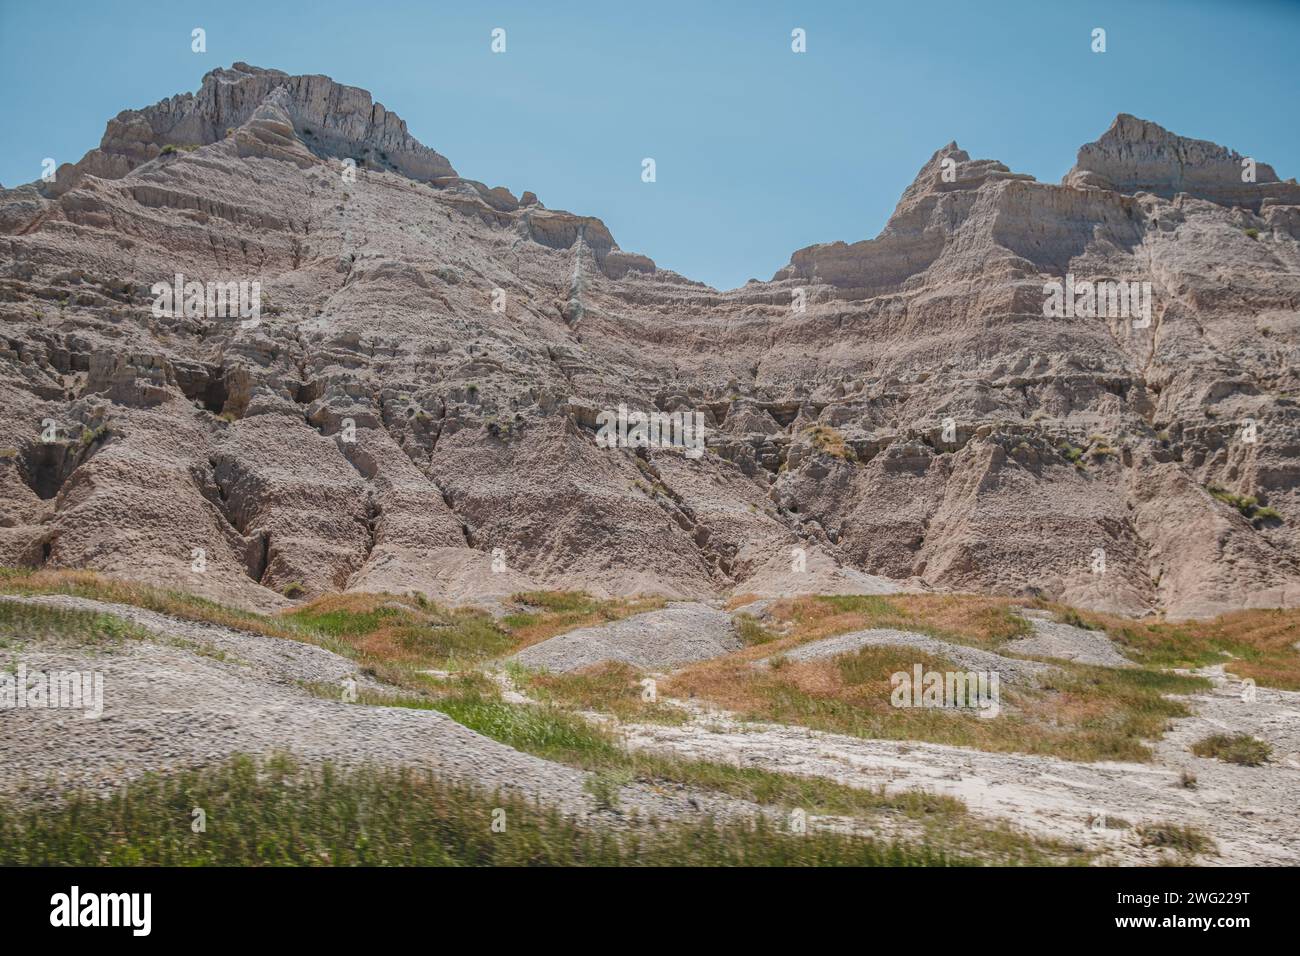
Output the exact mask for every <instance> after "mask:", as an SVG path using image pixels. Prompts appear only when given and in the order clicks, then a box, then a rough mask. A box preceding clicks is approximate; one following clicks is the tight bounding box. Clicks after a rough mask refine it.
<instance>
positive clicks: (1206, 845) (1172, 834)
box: [1137, 823, 1218, 856]
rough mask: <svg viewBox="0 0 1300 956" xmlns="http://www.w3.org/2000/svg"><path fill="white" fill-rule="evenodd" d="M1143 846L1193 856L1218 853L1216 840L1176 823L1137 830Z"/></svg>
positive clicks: (1154, 825) (1155, 824)
mask: <svg viewBox="0 0 1300 956" xmlns="http://www.w3.org/2000/svg"><path fill="white" fill-rule="evenodd" d="M1137 834H1138V837H1139V838H1140V839H1141V840H1142V845H1143V846H1150V847H1160V848H1162V849H1170V850H1176V851H1177V852H1178V853H1180V854H1184V855H1187V856H1192V855H1195V854H1198V853H1218V847H1217V846H1216V845H1215V843H1214V840H1213V839H1212V838H1210V837H1209V836H1207V835H1206V834H1205V833H1203V832H1202V831H1200V830H1198V829H1197V828H1196V827H1185V826H1180V825H1179V824H1176V823H1147V824H1143V825H1141V826H1139V827H1138V828H1137Z"/></svg>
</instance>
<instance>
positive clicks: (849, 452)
mask: <svg viewBox="0 0 1300 956" xmlns="http://www.w3.org/2000/svg"><path fill="white" fill-rule="evenodd" d="M804 434H806V435H807V436H808V437H809V439H810V440H811V441H812V445H813V447H814V448H815V449H817V450H818V451H824V452H825V453H826V454H828V455H832V456H834V457H835V458H843V459H844V460H845V461H857V460H858V456H857V455H856V454H855V453H854V451H853V449H852V448H850V447H849V446H848V444H846V443H845V441H844V436H843V435H841V434H840V433H839V432H838V431H837V430H836V429H834V428H831V427H830V426H829V425H813V426H812V427H811V428H809V429H807V430H806V431H805V432H804Z"/></svg>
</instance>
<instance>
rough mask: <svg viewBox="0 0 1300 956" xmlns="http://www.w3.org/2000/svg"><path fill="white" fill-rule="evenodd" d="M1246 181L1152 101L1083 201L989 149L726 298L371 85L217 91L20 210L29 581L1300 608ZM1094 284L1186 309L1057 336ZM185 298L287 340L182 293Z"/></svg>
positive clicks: (1270, 214) (1255, 212)
mask: <svg viewBox="0 0 1300 956" xmlns="http://www.w3.org/2000/svg"><path fill="white" fill-rule="evenodd" d="M168 147H172V148H170V149H169V148H168ZM1238 161H1239V157H1237V156H1236V154H1233V153H1231V152H1230V151H1228V150H1224V149H1222V148H1220V147H1216V146H1213V144H1207V143H1200V142H1198V141H1192V140H1184V139H1182V138H1180V137H1177V136H1174V135H1173V134H1170V133H1167V132H1166V131H1164V130H1161V129H1160V128H1159V127H1156V126H1155V125H1154V124H1150V123H1145V122H1144V121H1140V120H1135V119H1133V118H1131V117H1124V116H1121V117H1120V118H1119V119H1118V120H1117V121H1116V123H1115V125H1114V126H1113V127H1112V129H1111V130H1110V131H1108V132H1107V133H1106V134H1105V135H1104V136H1103V137H1102V138H1101V140H1099V141H1098V142H1097V143H1095V144H1092V145H1091V146H1087V147H1084V149H1083V150H1081V152H1080V161H1079V165H1078V166H1077V167H1076V168H1075V170H1073V171H1072V172H1071V173H1070V175H1069V176H1067V177H1066V182H1065V183H1063V184H1062V185H1051V184H1046V183H1039V182H1036V181H1034V180H1033V179H1032V178H1031V177H1029V176H1025V175H1023V174H1017V173H1014V172H1012V171H1011V170H1010V169H1008V168H1007V167H1006V166H1004V165H1003V164H1001V163H998V162H994V161H990V160H972V159H971V158H970V157H969V155H968V154H966V153H965V152H964V151H962V150H961V149H960V148H959V147H957V145H956V144H955V143H953V144H949V145H948V146H946V147H944V148H942V149H940V150H938V151H937V152H936V153H935V154H934V156H933V157H931V159H930V160H929V162H927V163H926V164H925V165H924V166H923V167H922V169H921V171H920V173H919V174H918V176H917V178H916V181H915V182H914V183H913V184H912V186H910V187H909V188H908V189H907V191H906V192H905V193H904V195H903V197H902V198H901V200H900V202H899V205H898V208H897V209H896V211H895V213H894V215H893V216H892V217H891V219H890V221H889V223H888V224H887V225H886V227H885V229H884V230H883V231H882V232H881V234H880V235H879V236H878V237H877V238H875V239H871V240H865V241H861V242H855V243H852V244H846V243H831V244H828V245H820V246H813V247H810V248H808V249H804V250H800V251H798V252H796V253H794V255H793V256H792V258H791V262H790V264H789V265H788V266H787V267H786V268H784V269H782V270H781V271H780V272H778V273H777V275H776V276H774V277H773V279H772V280H771V281H770V282H757V281H755V282H750V283H748V284H747V285H745V286H744V287H742V288H740V289H735V290H731V291H728V292H719V291H717V290H714V289H711V288H708V287H707V286H704V285H702V284H700V283H697V282H692V281H690V280H688V279H685V278H683V277H681V276H679V275H676V274H675V273H672V272H669V271H666V270H658V269H656V268H655V265H654V263H653V261H652V260H650V259H648V258H646V257H645V256H641V255H637V254H634V253H630V252H625V251H623V250H620V249H619V248H618V246H617V244H616V242H615V240H614V238H613V236H612V235H610V232H609V230H608V229H607V228H606V227H605V226H604V224H603V223H601V222H600V220H599V219H595V218H593V217H590V216H584V215H576V214H572V213H567V212H563V211H559V210H550V209H546V208H545V207H544V206H543V205H542V204H541V203H540V202H539V201H538V200H537V197H536V195H534V194H533V193H531V192H523V193H522V195H521V196H520V198H516V196H515V194H514V193H512V192H511V191H509V190H507V189H505V188H503V187H495V188H492V187H488V186H486V185H485V184H482V183H477V182H474V181H473V180H468V179H464V178H462V177H460V176H457V175H456V174H455V171H454V170H453V169H452V168H451V166H450V164H449V163H447V161H446V160H445V159H443V158H442V157H441V156H439V155H438V154H437V153H435V152H434V151H433V150H430V149H427V148H426V147H424V146H422V145H421V144H419V143H418V142H416V141H415V140H414V139H412V138H411V137H410V135H409V134H408V133H407V131H406V128H405V125H404V124H402V122H401V121H400V120H399V119H397V118H396V117H395V116H394V115H393V114H391V113H388V112H387V111H386V110H384V109H383V108H382V107H380V106H379V105H377V104H375V103H373V102H372V100H371V98H370V96H369V94H367V93H365V92H364V91H361V90H356V89H354V88H351V87H345V86H341V85H339V84H336V83H334V82H333V81H331V80H328V79H327V78H325V77H319V76H288V75H286V74H283V73H280V72H277V71H273V70H262V69H258V68H255V67H249V66H247V65H244V64H236V65H235V66H234V67H233V68H231V69H230V70H217V71H214V72H213V73H211V74H209V75H208V76H207V77H205V78H204V81H203V85H202V87H201V89H200V91H199V92H198V93H197V94H186V95H183V96H178V97H173V98H171V99H169V100H166V101H164V102H163V103H160V104H157V105H156V106H154V107H150V108H148V109H145V110H138V111H128V112H127V113H123V114H120V115H119V116H118V117H117V118H116V119H115V120H113V121H111V122H110V124H109V128H108V131H107V132H106V134H105V137H104V141H103V142H102V143H101V146H100V147H99V148H98V149H96V150H92V151H91V152H90V153H89V154H87V156H86V158H85V159H83V160H82V162H81V163H78V164H77V165H76V167H75V168H74V167H65V168H64V169H63V170H61V171H60V174H59V177H58V181H57V183H55V184H53V185H46V184H42V185H41V186H40V187H38V186H35V185H31V186H23V187H19V188H17V189H13V190H7V191H2V192H0V263H2V264H0V395H3V402H2V403H0V501H2V502H3V505H2V506H0V563H6V564H12V563H23V564H37V565H39V564H47V565H50V566H55V567H88V568H95V569H99V570H104V571H109V572H113V573H117V574H123V575H127V576H131V577H137V578H141V579H144V580H149V581H152V582H155V583H160V584H165V585H168V586H178V587H184V588H186V589H189V590H198V591H201V592H203V593H208V594H211V595H212V596H214V597H221V598H223V599H226V600H234V601H238V602H240V603H245V604H249V605H255V606H271V605H274V604H276V603H278V602H281V601H282V600H283V598H282V597H280V594H281V593H283V592H285V591H289V592H291V593H298V592H299V591H300V590H301V592H302V593H305V594H313V593H320V592H324V591H329V590H338V589H348V588H354V589H365V590H394V591H409V590H417V591H422V592H424V593H427V594H428V595H429V596H430V597H432V598H434V599H436V600H444V601H451V602H456V603H459V602H467V601H475V600H490V599H494V598H499V597H502V596H506V595H509V594H510V593H513V592H516V591H520V590H528V589H532V588H540V587H566V588H584V589H586V590H588V591H591V592H593V593H595V594H598V595H615V594H634V593H658V594H665V595H669V596H672V597H678V598H694V599H700V598H710V597H720V596H724V595H727V594H733V593H734V594H743V593H754V594H759V595H768V594H790V593H800V592H816V591H823V592H837V593H854V592H856V593H880V592H883V591H888V590H890V589H893V588H900V587H934V588H952V589H963V590H978V591H995V592H1000V593H1010V594H1016V595H1032V594H1043V595H1047V596H1051V597H1057V598H1062V599H1064V600H1067V601H1071V602H1074V603H1077V604H1081V605H1085V606H1093V607H1099V608H1107V609H1111V610H1116V611H1122V612H1126V613H1142V612H1145V611H1163V612H1167V613H1169V614H1170V615H1172V616H1180V615H1204V614H1213V613H1218V612H1221V611H1224V610H1228V609H1232V608H1238V607H1248V606H1273V605H1294V604H1296V603H1300V413H1298V412H1297V407H1296V404H1295V401H1296V398H1295V397H1296V396H1297V394H1300V381H1298V380H1297V367H1298V366H1300V362H1297V358H1298V355H1297V342H1298V341H1300V311H1298V305H1300V279H1298V278H1297V276H1300V245H1298V244H1297V234H1298V233H1300V200H1297V198H1296V196H1295V195H1294V190H1295V188H1296V187H1294V185H1291V184H1287V183H1279V182H1278V181H1277V177H1276V175H1275V174H1274V173H1273V171H1272V169H1271V168H1270V167H1268V166H1266V165H1265V164H1263V163H1259V164H1258V165H1257V181H1256V182H1255V183H1246V182H1242V181H1241V176H1240V172H1241V167H1240V165H1239V162H1238ZM1171 170H1177V176H1175V175H1174V174H1173V173H1172V172H1171ZM1230 173H1231V175H1229V174H1230ZM178 275H179V276H180V277H181V279H180V280H177V279H176V276H178ZM1067 276H1072V277H1073V278H1074V280H1077V281H1094V280H1108V281H1109V280H1114V281H1124V282H1135V283H1138V284H1141V283H1149V284H1150V297H1149V299H1148V300H1147V301H1148V302H1149V303H1150V306H1151V308H1150V310H1149V324H1147V320H1146V319H1144V318H1143V317H1142V316H1139V315H1136V314H1133V315H1130V314H1119V315H1109V316H1106V317H1093V316H1091V315H1080V314H1077V313H1074V312H1073V311H1072V312H1071V314H1070V316H1069V317H1064V316H1057V317H1049V316H1048V314H1047V313H1046V312H1045V310H1044V302H1045V299H1046V290H1045V287H1046V285H1047V284H1048V283H1052V282H1058V283H1064V282H1065V281H1066V277H1067ZM177 281H180V282H181V283H182V287H183V290H182V291H184V288H187V287H188V284H189V283H191V282H193V283H197V284H198V288H199V290H200V291H202V290H203V289H204V288H205V287H206V286H207V285H208V284H210V283H222V284H229V283H235V284H238V283H240V282H244V283H253V282H256V283H258V287H259V290H260V314H259V315H258V316H256V317H255V318H254V319H252V320H249V319H248V318H247V317H245V316H242V315H230V314H221V315H215V314H211V313H210V312H209V311H208V310H207V309H206V307H200V308H197V309H189V308H187V307H186V297H185V296H184V295H182V296H181V302H180V304H179V305H175V307H167V308H158V307H157V306H158V294H157V292H156V291H155V289H156V288H157V286H158V284H159V283H166V284H175V283H176V282H177ZM232 288H233V287H232ZM199 299H200V300H202V296H200V297H199ZM619 405H624V406H626V408H627V409H629V410H632V411H634V412H635V411H641V412H662V413H665V414H667V413H679V414H684V415H689V416H692V420H694V418H695V416H698V419H699V421H701V422H702V423H703V427H704V438H705V447H704V448H703V449H702V454H700V455H698V456H695V455H693V454H692V455H687V454H686V451H687V450H689V449H688V447H687V446H685V445H682V446H681V447H676V448H666V447H651V448H641V449H635V448H629V447H613V448H610V447H604V446H603V444H602V443H601V442H598V440H597V435H598V433H599V429H600V427H601V423H602V421H603V419H602V415H603V414H606V413H610V412H613V411H615V410H616V409H617V408H618V407H619ZM1234 495H1235V496H1238V497H1235V498H1234V497H1232V496H1234ZM1251 497H1253V498H1254V499H1255V501H1254V502H1253V503H1252V502H1250V501H1249V500H1248V499H1249V498H1251ZM1261 509H1268V510H1261ZM200 552H201V553H202V555H203V559H204V560H203V561H202V562H196V554H198V553H200ZM200 564H201V565H202V568H203V569H202V570H194V568H195V567H197V566H199V565H200Z"/></svg>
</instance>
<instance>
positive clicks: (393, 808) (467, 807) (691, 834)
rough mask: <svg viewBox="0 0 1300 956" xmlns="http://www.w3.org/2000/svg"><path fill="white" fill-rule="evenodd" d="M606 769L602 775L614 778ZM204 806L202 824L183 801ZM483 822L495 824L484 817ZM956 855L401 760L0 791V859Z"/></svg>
mask: <svg viewBox="0 0 1300 956" xmlns="http://www.w3.org/2000/svg"><path fill="white" fill-rule="evenodd" d="M616 782H617V781H616V780H609V781H608V785H609V786H611V787H615V789H616ZM196 806H199V807H204V808H206V809H207V811H208V819H207V828H206V831H205V832H203V833H194V832H192V831H191V828H190V823H191V810H192V808H193V807H196ZM494 814H495V815H496V816H495V819H499V820H501V821H503V822H504V824H505V826H504V827H502V828H499V829H498V828H494V827H493V826H492V824H493V822H494ZM966 862H970V861H969V860H968V859H966V858H963V857H957V856H948V855H946V854H944V853H942V852H941V851H938V850H936V849H933V848H931V847H929V846H926V845H924V844H918V845H916V846H907V845H903V844H883V843H879V842H876V841H874V840H870V839H866V838H862V837H853V836H845V835H840V834H832V833H825V832H809V833H807V834H804V835H802V836H800V837H799V838H797V839H794V838H792V837H790V836H789V835H787V834H784V833H782V832H780V830H779V829H778V828H777V827H776V825H774V824H772V823H770V822H768V821H766V820H756V821H753V822H733V823H718V822H715V821H714V820H711V819H707V818H705V819H701V820H699V821H696V822H674V823H657V822H655V821H646V822H645V823H643V824H642V825H640V826H637V827H635V828H633V829H630V830H626V831H615V830H611V829H608V828H605V827H600V826H584V825H582V824H580V823H578V822H577V821H576V820H574V819H572V818H570V817H566V816H564V815H562V814H560V813H559V812H557V811H556V810H554V809H549V808H546V807H542V806H539V805H538V804H536V803H534V802H532V801H529V800H526V799H524V798H522V797H519V796H515V795H511V794H502V793H490V792H487V791H484V790H482V789H477V788H474V787H470V786H467V785H464V784H459V783H453V782H448V781H445V780H441V779H439V778H437V777H434V776H432V775H430V774H427V773H417V772H414V771H411V770H384V769H376V768H371V767H362V768H358V769H354V770H342V769H339V768H336V767H333V766H331V765H328V764H326V765H324V766H322V767H318V768H307V767H304V766H301V765H299V764H298V763H296V762H295V761H293V760H292V759H291V758H288V757H283V756H282V757H276V758H272V759H270V760H268V761H265V762H262V763H258V762H256V761H254V760H252V759H250V758H248V757H235V758H232V759H230V760H228V761H225V762H223V763H220V764H217V765H215V766H212V767H208V768H203V769H199V770H188V771H185V772H182V773H179V774H176V775H174V776H167V777H164V776H157V775H148V776H146V777H144V778H143V779H141V780H139V781H135V782H132V783H129V784H127V785H126V786H124V787H122V788H121V789H119V790H118V791H116V792H115V793H113V794H112V795H111V796H110V797H108V798H107V799H103V798H101V797H99V796H98V795H95V794H73V795H71V796H70V797H69V798H68V799H67V800H66V801H64V802H62V803H59V804H48V803H33V804H25V805H21V806H19V805H16V804H13V803H11V802H8V801H0V865H4V866H22V865H26V866H33V865H34V866H50V865H78V866H377V865H378V866H518V865H532V866H664V865H672V866H682V865H701V866H721V865H740V864H743V865H747V866H754V865H772V866H789V865H812V864H815V865H819V866H828V865H848V866H871V865H882V866H903V865H919V866H939V865H945V864H956V863H966Z"/></svg>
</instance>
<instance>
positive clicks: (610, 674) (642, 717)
mask: <svg viewBox="0 0 1300 956" xmlns="http://www.w3.org/2000/svg"><path fill="white" fill-rule="evenodd" d="M642 679H643V678H642V673H641V672H640V671H639V670H637V669H636V668H635V667H632V666H631V665H629V664H624V663H622V662H614V661H607V662H605V663H601V664H594V665H592V666H591V667H584V668H583V669H581V670H578V671H574V672H573V673H569V674H550V673H544V672H543V673H535V674H531V673H530V674H517V675H516V682H517V683H519V684H520V685H522V687H523V688H524V689H525V690H526V691H527V693H528V695H529V696H530V697H533V698H535V699H537V700H540V701H542V702H544V703H548V704H555V705H557V706H560V707H564V708H567V709H570V710H581V711H596V712H599V713H603V714H612V715H613V716H615V717H617V718H618V719H619V720H628V721H631V720H636V721H653V722H656V723H682V722H684V721H685V720H686V714H685V712H684V711H683V710H681V708H678V707H672V706H669V705H666V704H664V703H662V702H661V701H659V700H657V699H655V700H647V699H646V693H645V690H646V688H645V687H644V685H643V684H642V683H641V681H642ZM656 697H657V695H656Z"/></svg>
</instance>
